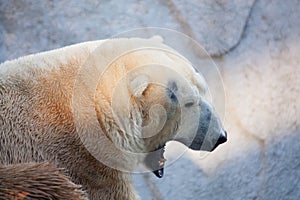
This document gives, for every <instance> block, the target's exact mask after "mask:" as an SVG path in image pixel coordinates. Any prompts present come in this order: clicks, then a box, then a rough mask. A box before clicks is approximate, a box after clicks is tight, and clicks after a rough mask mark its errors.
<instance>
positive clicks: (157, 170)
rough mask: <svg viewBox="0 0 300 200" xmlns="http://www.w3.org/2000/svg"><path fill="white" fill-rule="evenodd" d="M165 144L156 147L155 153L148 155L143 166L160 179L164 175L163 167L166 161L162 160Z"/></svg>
mask: <svg viewBox="0 0 300 200" xmlns="http://www.w3.org/2000/svg"><path fill="white" fill-rule="evenodd" d="M165 146H166V145H165V144H164V145H163V146H160V147H158V148H157V149H156V150H155V151H153V152H151V153H149V155H147V156H146V158H145V164H146V166H147V167H148V168H150V169H151V170H152V172H153V173H154V174H155V175H156V176H157V177H158V178H162V177H163V175H164V166H165V162H166V161H167V160H166V159H165V158H164V152H165Z"/></svg>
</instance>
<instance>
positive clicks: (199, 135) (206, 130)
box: [189, 101, 227, 151]
mask: <svg viewBox="0 0 300 200" xmlns="http://www.w3.org/2000/svg"><path fill="white" fill-rule="evenodd" d="M200 108H201V110H200V117H199V122H198V129H197V132H196V135H195V137H194V138H193V140H192V143H191V144H190V146H189V148H190V149H193V150H203V151H213V150H214V149H216V148H217V147H218V146H219V145H220V144H223V143H225V142H226V141H227V132H226V131H225V130H224V128H223V126H222V123H221V121H220V119H219V117H218V115H217V113H216V111H215V110H214V109H213V107H212V106H211V105H210V104H209V103H208V102H206V101H201V103H200Z"/></svg>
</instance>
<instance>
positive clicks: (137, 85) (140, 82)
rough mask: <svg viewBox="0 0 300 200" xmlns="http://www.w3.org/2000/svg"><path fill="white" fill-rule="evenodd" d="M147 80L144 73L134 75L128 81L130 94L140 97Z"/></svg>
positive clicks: (147, 82)
mask: <svg viewBox="0 0 300 200" xmlns="http://www.w3.org/2000/svg"><path fill="white" fill-rule="evenodd" d="M149 82H150V81H149V78H148V77H147V76H145V75H140V76H137V77H135V78H134V79H132V80H131V81H130V83H129V89H130V92H131V94H132V95H133V96H135V97H141V96H142V95H143V92H144V91H145V90H146V89H147V87H148V85H149Z"/></svg>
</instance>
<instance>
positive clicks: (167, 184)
mask: <svg viewBox="0 0 300 200" xmlns="http://www.w3.org/2000/svg"><path fill="white" fill-rule="evenodd" d="M149 26H152V27H161V28H169V29H173V30H177V31H180V32H182V33H184V34H186V35H188V36H190V37H191V38H193V39H195V40H196V41H198V42H199V43H200V44H201V45H202V46H203V47H204V48H205V49H206V50H207V52H208V54H209V55H210V56H211V57H212V58H213V60H214V62H215V63H217V65H218V66H219V69H220V73H221V76H222V78H223V81H224V88H225V107H224V108H225V117H224V122H225V127H226V129H227V132H228V142H227V143H226V144H224V145H221V146H219V147H218V148H217V150H216V151H214V152H213V153H210V154H208V155H206V156H200V155H199V152H193V151H190V150H188V151H186V152H185V153H184V154H183V155H182V156H181V157H180V158H179V159H178V160H177V161H176V162H175V163H173V164H171V165H169V166H167V167H166V169H165V175H164V177H163V178H162V179H158V178H156V177H154V175H152V174H151V173H142V174H134V183H135V186H136V189H137V191H138V193H139V195H140V196H141V198H142V199H145V200H151V199H159V200H160V199H210V200H211V199H216V200H217V199H243V200H245V199H251V200H256V199H272V200H276V199H293V200H298V199H300V101H299V99H300V66H299V65H300V1H299V0H287V1H282V0H247V1H244V0H231V1H229V0H191V1H184V0H166V1H163V0H144V1H141V0H126V1H117V0H111V1H108V0H99V1H97V0H73V1H67V0H44V1H34V0H32V1H29V0H0V62H3V61H5V60H8V59H13V58H17V57H19V56H24V55H27V54H31V53H37V52H40V51H45V50H50V49H55V48H58V47H63V46H66V45H70V44H73V43H78V42H83V41H88V40H97V39H104V38H109V37H111V36H113V35H116V34H119V33H121V32H123V31H127V30H130V29H133V28H141V27H149ZM195 54H196V53H195ZM199 59H200V58H199ZM208 79H209V80H207V81H208V82H209V84H210V89H211V90H214V88H215V87H214V77H209V78H208ZM214 93H215V94H216V97H215V98H216V99H218V89H215V91H214ZM223 93H224V92H220V95H223ZM220 99H224V97H223V96H222V97H221V96H220ZM222 103H223V104H224V102H222ZM176 145H179V146H180V144H178V143H176ZM167 151H168V149H167Z"/></svg>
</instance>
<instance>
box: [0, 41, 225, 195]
mask: <svg viewBox="0 0 300 200" xmlns="http://www.w3.org/2000/svg"><path fill="white" fill-rule="evenodd" d="M98 46H100V47H99V48H97V47H98ZM145 47H146V48H145ZM99 77H101V78H99ZM170 83H176V91H177V94H176V96H177V101H178V102H177V103H176V104H175V103H172V102H171V100H170V99H169V98H170V97H169V96H168V95H167V92H166V91H167V89H168V85H169V84H170ZM206 87H207V86H206V85H205V82H204V80H203V78H202V77H201V75H199V74H197V73H196V72H195V70H194V69H193V67H192V66H191V64H190V63H189V62H188V61H187V60H186V59H185V58H183V57H182V56H181V55H179V54H178V53H176V52H175V51H174V50H172V49H171V48H169V47H167V46H166V45H164V44H163V43H162V41H161V40H160V38H158V37H154V38H151V39H139V38H132V39H115V40H106V41H93V42H86V43H82V44H77V45H72V46H69V47H65V48H62V49H57V50H53V51H49V52H44V53H39V54H35V55H30V56H26V57H23V58H19V59H16V60H13V61H7V62H5V63H3V64H1V65H0V114H1V115H0V128H1V132H0V163H1V164H4V165H6V164H16V163H22V162H41V161H48V162H51V163H53V164H55V165H57V166H58V167H63V168H66V169H67V170H68V175H69V176H70V177H71V179H72V181H73V182H75V183H76V184H81V185H83V187H84V189H85V190H86V191H87V193H88V194H89V198H90V199H93V200H96V199H138V196H137V195H136V193H135V190H134V188H133V187H132V185H131V181H130V176H129V174H128V173H127V172H123V171H131V170H132V169H134V168H135V167H136V165H137V164H139V163H140V162H142V161H143V159H144V154H142V153H143V152H148V151H153V150H155V149H157V148H158V147H159V146H161V145H164V144H165V143H166V142H167V141H169V140H172V139H177V140H178V141H181V142H183V143H185V144H186V145H188V144H190V142H191V141H192V140H193V138H194V136H195V130H197V126H198V123H199V121H198V120H194V119H199V118H200V112H201V107H200V106H199V105H200V103H201V101H203V98H204V97H203V95H204V93H205V90H206ZM187 103H191V104H193V106H189V107H184V106H183V105H185V104H187ZM212 110H213V109H212ZM215 118H216V120H215V121H216V123H215V125H214V126H215V132H216V133H217V132H218V131H220V130H221V129H222V125H221V124H220V123H219V120H218V119H217V117H215ZM95 119H96V120H95ZM218 134H219V133H218ZM218 134H216V135H217V136H216V137H218V136H219V135H218ZM112 144H113V145H112ZM120 150H121V151H120ZM99 160H100V161H99ZM107 165H108V166H107ZM122 170H123V171H122Z"/></svg>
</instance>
